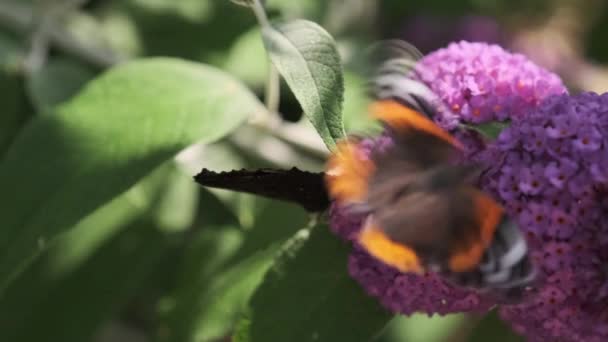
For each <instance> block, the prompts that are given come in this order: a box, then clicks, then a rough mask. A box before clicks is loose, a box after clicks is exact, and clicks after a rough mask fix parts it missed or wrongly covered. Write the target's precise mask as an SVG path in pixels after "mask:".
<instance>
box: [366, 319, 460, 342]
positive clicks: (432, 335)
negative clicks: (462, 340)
mask: <svg viewBox="0 0 608 342" xmlns="http://www.w3.org/2000/svg"><path fill="white" fill-rule="evenodd" d="M466 320H467V317H466V316H465V315H462V314H450V315H446V316H437V315H435V316H433V317H429V316H427V315H425V314H414V315H412V316H410V317H405V316H396V317H395V318H393V320H392V321H391V322H390V323H389V324H388V325H387V327H386V329H385V331H384V332H383V333H382V336H381V338H379V339H378V340H376V341H375V342H401V341H425V342H443V341H449V340H450V337H451V336H453V333H454V332H455V330H457V329H458V328H459V327H462V326H463V325H465V324H466V323H467V322H466Z"/></svg>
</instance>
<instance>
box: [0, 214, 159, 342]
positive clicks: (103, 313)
mask: <svg viewBox="0 0 608 342" xmlns="http://www.w3.org/2000/svg"><path fill="white" fill-rule="evenodd" d="M168 241H170V240H169V239H168V238H167V236H166V235H165V234H163V233H161V232H160V231H158V230H156V229H154V226H153V224H150V223H149V222H145V221H143V222H138V223H136V224H135V225H134V226H133V227H130V228H129V229H126V230H124V231H121V232H120V233H119V234H118V235H116V236H113V237H112V238H111V239H109V241H107V242H106V243H104V244H103V245H102V246H101V248H100V249H98V250H96V251H95V252H94V253H93V254H92V255H91V257H90V258H88V259H87V260H86V262H84V263H83V264H82V265H81V267H78V268H77V269H76V270H75V271H74V272H72V273H69V274H67V275H66V276H65V277H62V278H61V279H59V281H56V282H53V283H52V287H51V288H50V289H45V290H46V291H48V292H47V295H46V296H43V297H40V298H38V299H39V301H38V302H36V303H35V307H30V308H29V309H30V310H29V311H28V312H27V315H26V316H25V317H23V321H22V324H20V325H17V326H15V325H12V326H9V327H10V328H11V329H7V330H3V331H2V332H1V333H0V336H2V340H3V341H62V342H80V341H87V340H90V338H91V337H92V335H93V334H94V333H95V332H96V331H97V330H98V329H99V327H100V325H101V324H103V323H105V322H106V321H107V320H108V319H109V318H110V317H111V316H112V314H113V313H115V312H116V311H118V309H120V308H121V307H122V306H123V305H124V304H125V303H126V302H127V301H128V299H129V298H131V296H133V295H134V294H136V293H137V290H138V289H139V288H140V286H142V285H145V284H146V282H145V279H146V278H147V277H148V276H150V275H151V274H152V273H153V272H154V271H155V270H156V268H157V266H158V265H160V264H161V262H162V258H163V257H164V256H165V255H166V253H167V251H168V250H169V246H170V243H169V242H168ZM58 308H60V309H59V310H58ZM74 322H78V324H73V323H74ZM32 326H36V327H37V328H36V329H32V328H31V327H32ZM66 327H68V328H66Z"/></svg>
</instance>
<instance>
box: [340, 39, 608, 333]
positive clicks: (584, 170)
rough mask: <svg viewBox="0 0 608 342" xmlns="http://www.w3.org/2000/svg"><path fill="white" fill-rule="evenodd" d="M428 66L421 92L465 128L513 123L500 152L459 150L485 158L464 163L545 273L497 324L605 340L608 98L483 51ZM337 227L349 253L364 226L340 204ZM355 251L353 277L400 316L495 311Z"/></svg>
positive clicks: (453, 52) (447, 55)
mask: <svg viewBox="0 0 608 342" xmlns="http://www.w3.org/2000/svg"><path fill="white" fill-rule="evenodd" d="M421 64H422V67H421V68H420V70H422V71H423V80H424V81H425V82H426V84H427V85H428V86H430V87H431V88H432V89H433V90H434V91H435V92H436V93H437V94H438V95H439V96H440V97H441V99H442V100H443V101H445V103H446V104H447V105H448V106H449V107H451V108H452V109H453V110H457V112H456V114H458V115H459V120H461V121H467V122H482V121H487V120H493V119H504V118H509V119H511V120H512V124H511V125H510V127H509V128H507V129H505V130H504V131H503V132H502V133H501V134H500V136H499V137H498V139H497V140H496V141H495V142H491V143H485V142H481V141H479V140H475V139H473V140H471V141H465V142H464V145H465V147H466V148H467V149H474V150H476V152H478V153H475V154H472V155H469V158H472V159H474V160H476V161H478V162H481V163H483V164H485V165H488V167H490V169H489V170H488V171H487V172H486V173H484V175H485V176H484V178H483V179H482V181H481V184H480V186H481V187H482V188H483V189H484V191H486V192H488V193H490V194H492V195H493V197H494V198H496V199H497V200H499V201H500V202H501V203H502V204H503V205H504V206H505V208H506V210H507V212H508V213H509V214H510V215H511V217H512V218H514V219H515V220H516V221H517V222H518V224H519V226H520V227H521V229H522V230H523V231H524V233H525V235H526V237H527V239H528V242H529V247H530V250H531V257H532V259H533V262H534V264H535V265H536V266H537V268H538V270H539V277H538V283H537V284H536V285H535V287H534V289H533V290H532V291H531V292H530V293H529V295H527V296H526V298H525V300H524V302H522V303H520V304H518V305H510V306H503V307H501V308H500V313H501V316H502V317H503V318H504V319H505V320H507V321H508V322H510V323H511V324H512V325H513V327H514V329H515V330H516V331H518V332H520V333H522V334H524V335H525V336H526V337H527V338H528V339H529V340H531V341H553V340H563V341H592V342H593V341H605V340H608V220H606V219H605V217H606V216H608V186H607V185H608V183H607V182H608V94H605V95H597V94H592V93H585V94H581V95H578V96H568V95H567V94H566V93H565V92H566V90H565V88H564V86H563V85H562V84H561V82H560V80H559V79H558V78H557V77H556V76H555V75H554V74H551V73H549V72H547V71H545V70H543V69H541V68H539V67H537V66H535V65H534V64H532V63H531V62H529V61H528V60H526V59H525V58H524V57H523V56H521V55H513V54H510V53H508V52H505V51H504V50H502V49H501V48H499V47H497V46H490V45H485V44H471V43H464V42H461V43H458V44H452V45H450V46H449V47H448V48H446V49H443V50H439V51H437V52H435V53H432V54H430V55H428V56H427V57H425V58H424V59H423V60H422V61H421ZM440 122H441V120H440ZM468 138H470V137H469V136H466V135H464V136H463V137H462V139H465V140H466V139H468ZM386 146H390V141H387V138H386V137H381V138H376V139H367V140H363V142H362V143H361V144H360V146H359V147H360V149H361V151H362V154H364V155H369V154H370V153H372V151H373V149H375V148H386ZM330 219H331V226H332V229H333V230H334V232H336V233H337V234H338V235H340V236H342V237H343V238H345V239H348V240H350V241H353V242H354V238H355V236H356V233H357V232H358V230H359V229H360V228H361V224H362V221H363V219H364V217H363V216H362V215H361V214H359V216H356V215H351V214H350V213H349V212H348V210H347V208H342V207H340V206H339V205H338V204H334V205H333V206H332V208H331V211H330ZM354 245H355V246H354V250H353V252H352V254H351V256H350V261H349V271H350V274H351V275H352V276H353V278H355V279H356V280H357V281H358V282H359V283H360V284H361V285H362V286H363V287H364V288H365V289H366V291H367V292H368V293H369V294H370V295H372V296H375V297H377V298H378V299H379V301H380V302H381V303H382V304H383V305H384V306H385V307H386V308H388V309H390V310H391V311H393V312H399V313H403V314H411V313H413V312H425V313H428V314H433V313H438V314H446V313H450V312H463V311H484V310H487V309H488V308H490V307H491V306H492V305H493V304H494V302H493V300H492V299H491V298H486V297H483V296H481V295H480V294H478V293H476V292H475V291H473V290H467V289H462V288H457V287H454V286H452V285H450V284H449V283H447V282H445V281H444V280H443V279H441V278H440V277H439V276H437V275H435V274H426V275H424V276H419V275H414V274H402V273H400V272H398V271H397V270H395V269H393V268H391V267H388V266H386V265H384V264H382V263H380V262H379V261H377V260H375V259H374V258H373V257H371V256H370V255H369V254H367V253H366V252H365V251H364V250H363V249H362V248H361V247H360V246H358V245H357V244H356V242H355V243H354Z"/></svg>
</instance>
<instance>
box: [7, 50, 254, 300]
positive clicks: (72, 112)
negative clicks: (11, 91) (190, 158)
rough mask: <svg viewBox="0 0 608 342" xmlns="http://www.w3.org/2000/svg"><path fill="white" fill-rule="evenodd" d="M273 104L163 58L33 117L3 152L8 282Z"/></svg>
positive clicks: (109, 76)
mask: <svg viewBox="0 0 608 342" xmlns="http://www.w3.org/2000/svg"><path fill="white" fill-rule="evenodd" d="M256 110H263V108H262V107H261V104H260V103H259V101H258V100H257V99H256V98H255V97H254V96H253V95H252V94H251V93H250V92H249V91H248V90H247V89H245V88H244V87H243V86H242V85H241V84H240V83H238V82H237V81H235V80H234V79H232V78H231V77H229V76H228V75H226V74H225V73H223V72H220V71H218V70H216V69H213V68H210V67H207V66H204V65H200V64H197V63H191V62H185V61H182V60H178V59H170V58H155V59H148V60H139V61H135V62H130V63H126V64H124V65H121V66H118V67H116V68H114V69H112V70H111V71H109V72H107V73H105V74H104V75H102V76H101V77H99V78H98V79H96V80H94V81H92V82H91V83H89V84H88V86H87V87H86V88H85V89H84V91H83V92H81V93H80V94H79V95H78V96H76V97H75V98H74V99H73V100H72V101H70V102H68V103H67V104H65V105H63V106H61V107H59V109H58V112H57V113H55V114H54V115H48V116H42V117H38V118H36V119H35V120H33V121H32V122H31V123H30V125H29V126H28V127H26V128H25V129H24V130H23V132H22V134H21V135H20V136H19V137H18V138H17V140H16V141H15V142H14V143H13V145H12V146H11V148H10V149H9V151H8V152H7V154H6V156H5V157H4V159H3V160H1V161H0V188H1V189H2V190H3V193H5V194H10V196H2V198H0V220H1V221H0V224H1V227H2V229H1V230H0V290H1V289H3V288H4V287H5V286H6V284H7V283H8V282H9V281H10V280H11V278H13V277H14V276H15V275H16V274H18V272H19V271H20V270H21V269H22V268H23V267H24V266H25V265H26V261H28V260H29V259H31V258H32V257H34V256H35V255H36V254H37V253H38V252H39V251H40V250H41V249H42V248H41V247H43V246H44V245H45V244H46V242H47V241H49V240H50V239H52V238H54V237H55V236H56V235H57V234H58V233H60V232H62V231H65V230H66V229H68V228H69V227H71V226H72V225H73V224H74V223H76V222H77V221H78V220H79V219H80V218H82V217H83V216H85V215H86V214H88V213H89V212H91V211H92V210H94V209H95V208H97V207H99V206H100V205H102V204H103V203H105V202H107V201H109V200H110V199H112V198H113V197H114V196H116V195H117V194H119V193H121V192H123V191H124V190H126V189H127V188H128V187H130V186H131V185H133V184H134V183H135V182H136V181H137V180H138V179H140V178H141V177H143V176H144V175H146V174H147V173H149V172H150V171H151V170H152V169H153V168H155V167H156V166H158V165H159V164H161V163H162V162H164V161H166V160H167V159H169V158H171V157H172V156H173V155H174V154H175V153H176V152H178V151H179V150H181V149H183V148H184V147H186V146H188V145H190V144H192V143H194V142H196V141H203V142H210V141H213V140H216V139H218V138H220V137H222V136H223V135H225V134H226V133H228V132H230V131H231V130H233V129H234V128H236V127H237V126H238V125H239V124H240V123H241V122H242V121H243V120H244V119H245V118H246V117H247V115H248V114H251V113H252V112H253V111H256Z"/></svg>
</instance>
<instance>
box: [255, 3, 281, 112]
mask: <svg viewBox="0 0 608 342" xmlns="http://www.w3.org/2000/svg"><path fill="white" fill-rule="evenodd" d="M251 9H252V10H253V13H254V14H255V17H256V18H257V20H258V23H259V24H260V27H261V28H262V32H263V31H264V30H266V29H271V26H270V21H268V16H267V15H266V10H265V9H264V5H262V3H261V2H260V0H252V1H251ZM268 63H269V66H270V67H269V68H268V82H267V83H266V93H265V98H264V103H265V105H266V108H268V111H269V112H270V114H277V112H278V111H279V103H280V101H281V78H280V75H279V71H278V70H277V68H276V67H275V66H274V65H273V64H272V61H271V60H270V55H268Z"/></svg>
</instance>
